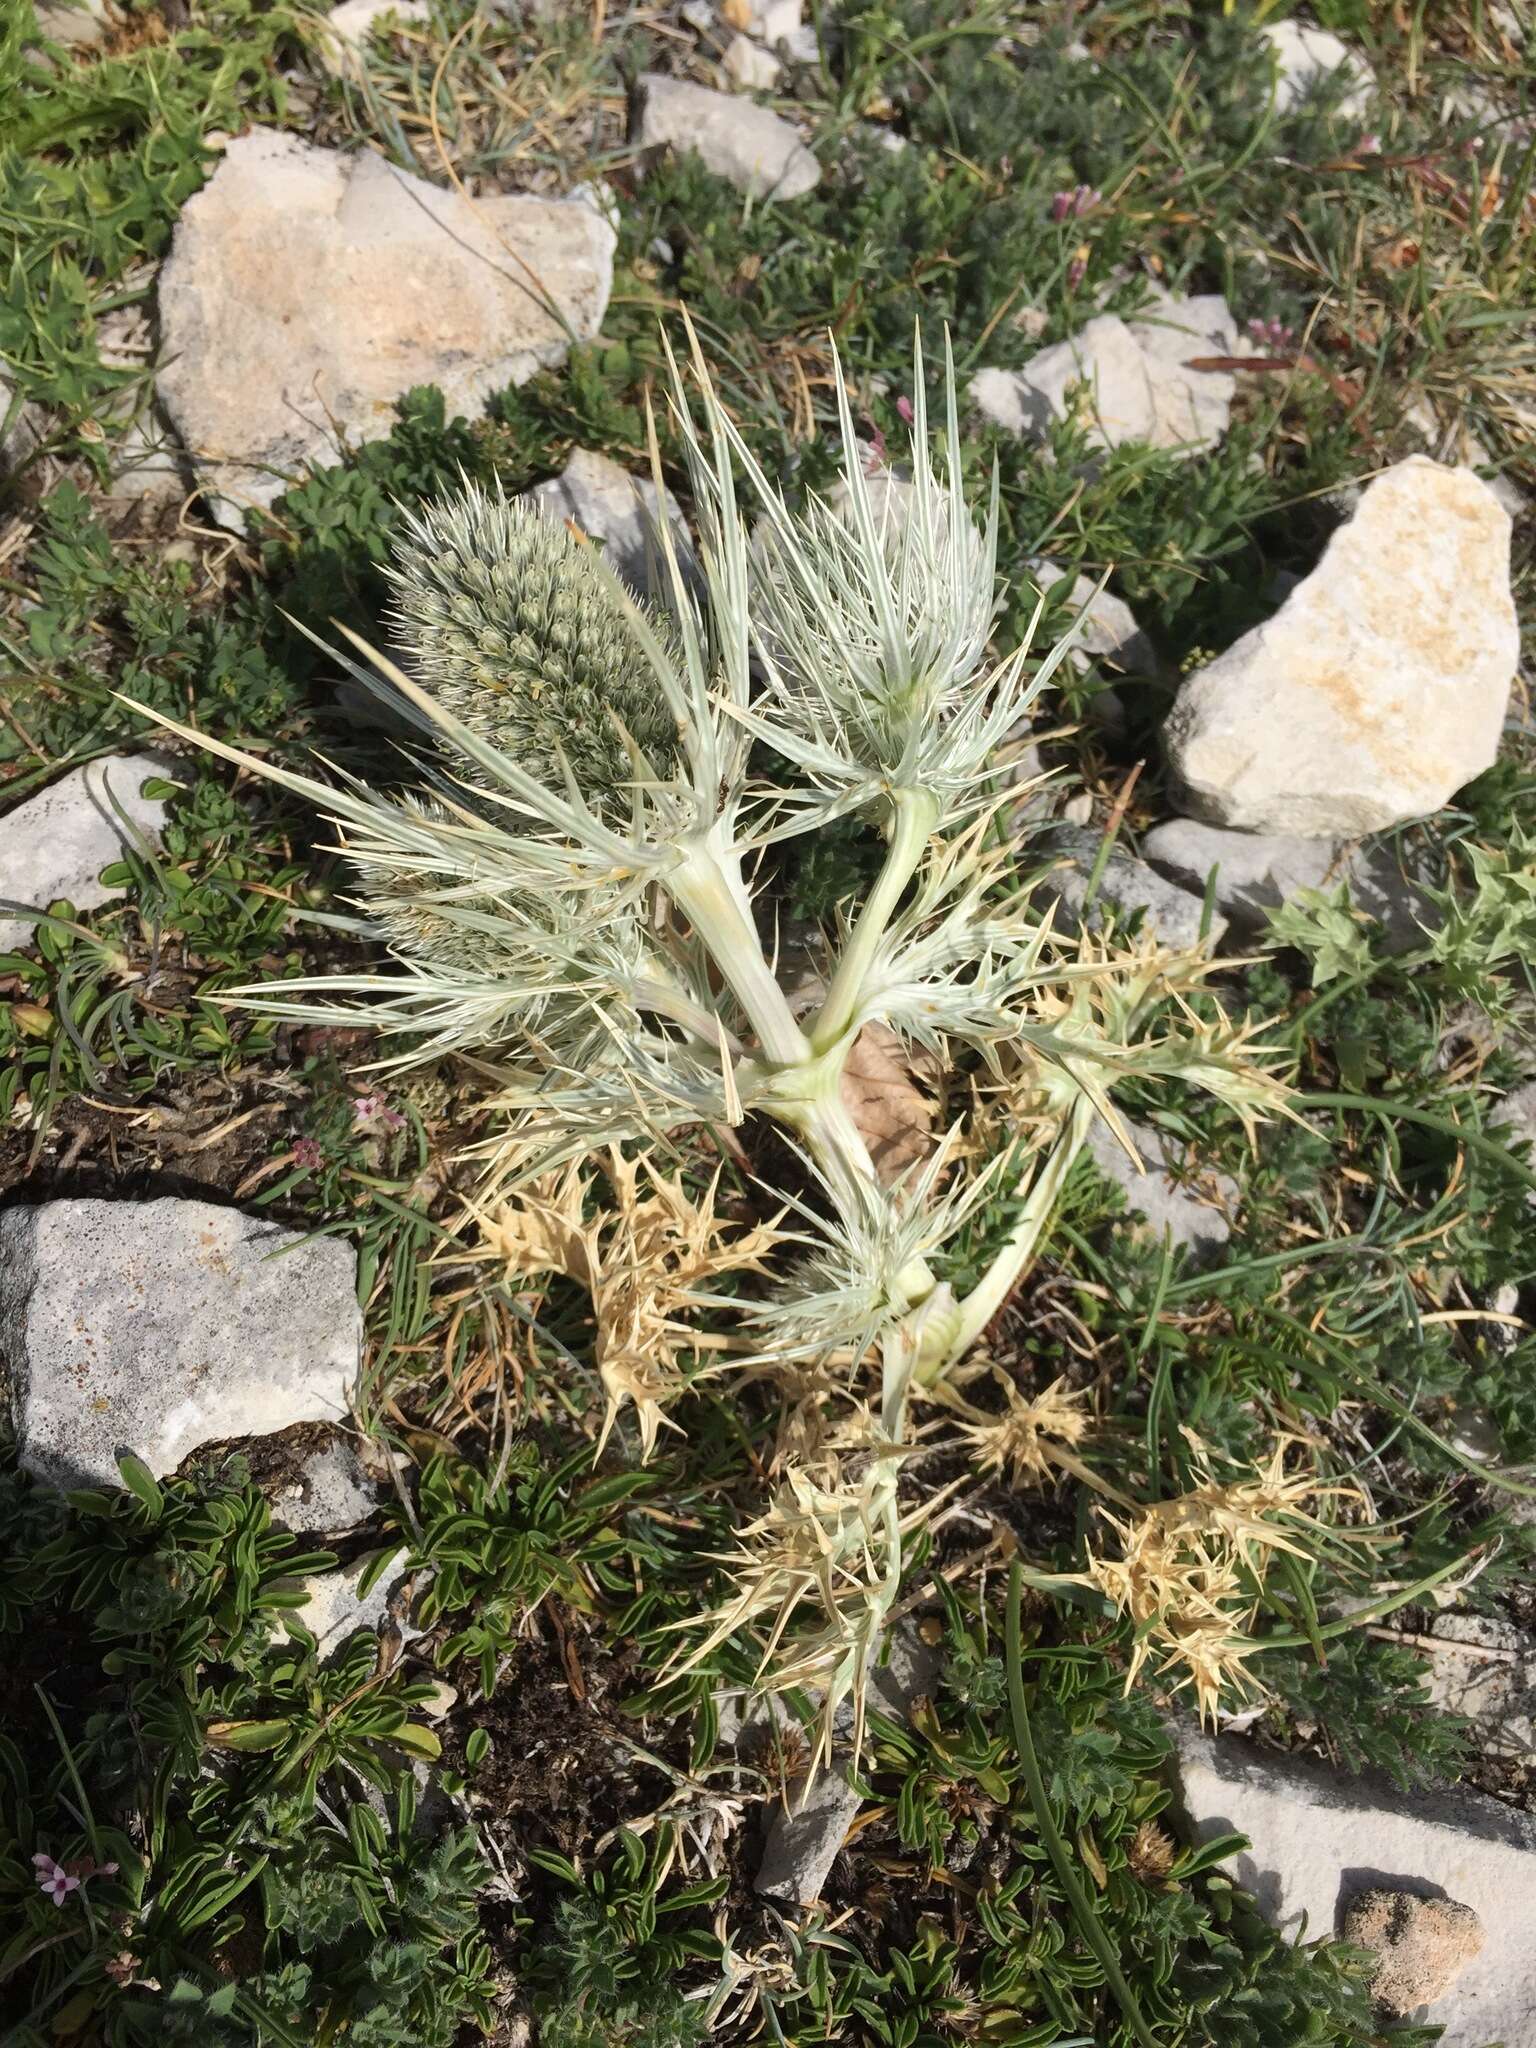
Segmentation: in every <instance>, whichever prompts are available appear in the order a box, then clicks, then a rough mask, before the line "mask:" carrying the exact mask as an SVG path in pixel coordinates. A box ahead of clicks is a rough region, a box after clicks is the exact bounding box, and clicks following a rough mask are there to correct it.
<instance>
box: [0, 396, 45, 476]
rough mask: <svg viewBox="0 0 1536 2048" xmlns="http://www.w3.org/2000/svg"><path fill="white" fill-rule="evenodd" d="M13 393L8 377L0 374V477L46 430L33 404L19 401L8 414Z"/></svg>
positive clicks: (22, 459)
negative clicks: (13, 411)
mask: <svg viewBox="0 0 1536 2048" xmlns="http://www.w3.org/2000/svg"><path fill="white" fill-rule="evenodd" d="M15 395H16V394H15V387H14V386H13V385H12V383H11V381H10V379H9V378H8V377H5V376H0V478H4V477H7V476H9V475H10V473H11V471H12V470H13V469H19V468H20V467H21V465H22V463H24V462H25V461H26V459H27V457H28V456H29V455H30V454H31V453H32V451H33V449H34V448H36V447H37V445H38V443H39V442H40V441H41V440H42V438H43V435H44V433H45V432H46V428H45V426H44V423H43V415H42V414H41V413H40V411H39V410H38V408H37V407H36V406H35V405H28V404H26V403H23V404H21V405H18V406H17V407H16V410H15V413H14V415H13V414H12V412H11V405H12V401H13V400H14V398H15ZM7 420H9V422H10V424H9V425H7V424H6V422H7Z"/></svg>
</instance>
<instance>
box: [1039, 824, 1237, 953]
mask: <svg viewBox="0 0 1536 2048" xmlns="http://www.w3.org/2000/svg"><path fill="white" fill-rule="evenodd" d="M1102 843H1103V835H1102V834H1101V833H1098V832H1095V831H1093V830H1092V828H1091V827H1088V826H1078V825H1059V826H1056V827H1054V828H1053V829H1052V831H1051V832H1050V834H1049V835H1048V836H1047V837H1046V838H1045V840H1044V841H1043V842H1042V851H1044V852H1047V853H1051V854H1054V855H1055V856H1056V864H1055V865H1054V866H1053V867H1052V868H1051V869H1050V870H1049V871H1048V872H1047V873H1046V874H1044V875H1043V876H1042V877H1041V879H1040V882H1039V884H1038V887H1039V888H1040V889H1041V891H1042V892H1043V893H1044V894H1045V895H1047V896H1049V897H1051V898H1052V899H1053V900H1054V901H1055V902H1056V904H1057V905H1058V906H1059V909H1058V914H1057V922H1058V923H1059V924H1060V925H1061V926H1062V927H1063V929H1070V930H1075V929H1076V928H1077V927H1078V925H1079V924H1080V923H1081V921H1082V917H1083V907H1084V904H1085V903H1086V902H1087V898H1088V881H1089V877H1090V876H1091V875H1092V873H1093V868H1094V863H1095V862H1096V861H1097V859H1098V857H1099V848H1100V846H1101V845H1102ZM1204 909H1205V906H1204V904H1203V902H1202V901H1201V899H1200V898H1199V897H1198V896H1195V895H1192V894H1191V893H1190V891H1189V890H1187V889H1180V888H1178V887H1176V886H1175V884H1174V883H1172V882H1168V881H1165V880H1164V879H1163V877H1162V876H1161V875H1160V874H1159V873H1158V872H1157V870H1156V869H1155V868H1151V867H1148V865H1147V863H1146V862H1145V861H1141V860H1137V859H1136V858H1135V857H1134V855H1132V854H1129V853H1126V852H1124V851H1123V850H1122V849H1121V848H1120V847H1119V846H1115V847H1112V848H1111V849H1110V855H1109V858H1108V860H1107V861H1106V862H1105V863H1104V870H1103V873H1102V874H1101V875H1100V876H1099V886H1098V889H1097V891H1096V893H1095V895H1094V899H1093V905H1092V908H1091V909H1090V910H1089V912H1088V923H1089V926H1090V928H1091V929H1093V930H1097V929H1098V927H1099V926H1100V925H1101V924H1102V923H1104V922H1105V913H1106V912H1113V913H1115V915H1116V920H1117V922H1119V923H1121V924H1125V923H1127V922H1128V921H1129V919H1130V916H1131V913H1132V912H1134V911H1140V912H1141V921H1142V928H1143V930H1147V931H1152V932H1155V933H1156V934H1157V936H1158V938H1159V939H1161V941H1162V942H1163V944H1164V945H1165V946H1172V947H1174V948H1175V949H1180V948H1183V947H1188V946H1197V945H1199V944H1200V924H1201V919H1202V916H1203V914H1204ZM1226 929H1227V921H1226V919H1225V918H1224V917H1222V916H1220V915H1214V916H1213V917H1212V919H1211V929H1210V938H1211V942H1212V943H1213V944H1217V943H1219V942H1220V940H1221V938H1222V937H1223V935H1224V933H1225V932H1226Z"/></svg>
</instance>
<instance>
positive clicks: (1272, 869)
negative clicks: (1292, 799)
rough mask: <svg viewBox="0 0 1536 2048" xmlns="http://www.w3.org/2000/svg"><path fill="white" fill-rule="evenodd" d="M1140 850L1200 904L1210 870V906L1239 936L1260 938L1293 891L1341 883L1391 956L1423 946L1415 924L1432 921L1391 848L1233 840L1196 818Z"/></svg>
mask: <svg viewBox="0 0 1536 2048" xmlns="http://www.w3.org/2000/svg"><path fill="white" fill-rule="evenodd" d="M1141 850H1142V853H1143V854H1144V855H1145V857H1146V858H1147V859H1148V860H1149V861H1150V862H1151V863H1152V865H1153V867H1155V868H1156V869H1157V870H1158V871H1159V872H1160V873H1161V874H1165V875H1167V876H1168V877H1169V878H1170V880H1172V881H1175V882H1177V883H1178V884H1179V886H1180V888H1183V889H1191V890H1194V891H1195V892H1197V893H1198V894H1199V895H1201V896H1203V895H1204V894H1205V885H1206V882H1207V880H1208V879H1209V877H1210V874H1211V871H1212V869H1215V871H1216V889H1215V902H1216V906H1217V908H1218V909H1219V910H1220V911H1221V912H1222V913H1223V915H1224V916H1226V917H1228V918H1230V920H1231V922H1232V924H1233V926H1234V927H1236V928H1237V929H1238V930H1240V931H1241V932H1242V933H1243V934H1244V935H1251V934H1252V933H1254V932H1257V931H1261V930H1262V929H1263V927H1264V926H1265V925H1266V924H1267V923H1268V921H1269V914H1270V912H1271V911H1272V910H1278V909H1279V908H1280V907H1281V905H1282V904H1284V903H1288V902H1290V901H1291V899H1292V898H1293V897H1294V896H1295V894H1296V892H1297V890H1298V889H1321V890H1324V891H1331V890H1334V889H1337V888H1338V887H1339V885H1340V884H1341V883H1347V884H1348V887H1349V895H1350V901H1351V903H1352V904H1353V905H1354V907H1355V908H1356V909H1357V910H1363V911H1365V913H1366V914H1367V916H1369V917H1374V918H1376V919H1377V920H1378V921H1379V922H1380V924H1381V925H1382V928H1383V931H1384V934H1385V937H1386V940H1387V943H1388V945H1389V947H1390V948H1391V949H1392V950H1393V951H1394V952H1405V951H1406V950H1407V949H1408V948H1409V947H1410V946H1418V945H1422V944H1423V943H1424V938H1425V927H1424V922H1421V920H1424V921H1427V922H1429V923H1431V924H1432V923H1433V921H1434V915H1435V913H1434V906H1433V905H1432V904H1431V903H1430V901H1429V899H1428V898H1427V897H1426V896H1424V895H1423V894H1422V893H1421V892H1420V891H1419V890H1417V889H1416V888H1415V887H1414V885H1413V883H1412V881H1411V880H1410V879H1409V878H1408V877H1407V876H1405V875H1404V874H1403V872H1402V869H1401V867H1400V866H1399V864H1398V861H1397V859H1396V858H1395V856H1394V855H1393V853H1392V850H1391V848H1390V847H1385V846H1380V847H1364V846H1351V845H1349V844H1347V843H1341V842H1340V841H1337V840H1333V839H1299V838H1295V837H1293V836H1288V835H1286V834H1282V833H1266V832H1233V831H1229V830H1227V829H1226V828H1224V827H1223V826H1220V825H1203V824H1201V823H1200V821H1199V820H1198V819H1197V818H1170V819H1169V820H1168V821H1167V823H1166V824H1162V825H1154V826H1153V828H1152V830H1151V831H1150V832H1148V833H1146V834H1145V835H1144V836H1143V838H1142V842H1141Z"/></svg>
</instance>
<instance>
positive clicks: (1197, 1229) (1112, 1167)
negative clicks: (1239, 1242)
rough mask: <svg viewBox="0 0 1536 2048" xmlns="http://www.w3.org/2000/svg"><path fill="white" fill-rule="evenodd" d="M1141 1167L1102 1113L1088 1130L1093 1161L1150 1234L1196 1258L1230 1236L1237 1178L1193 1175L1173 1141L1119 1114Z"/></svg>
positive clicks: (1217, 1249) (1185, 1157)
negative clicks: (1166, 1238) (1168, 1240)
mask: <svg viewBox="0 0 1536 2048" xmlns="http://www.w3.org/2000/svg"><path fill="white" fill-rule="evenodd" d="M1122 1121H1123V1122H1124V1124H1125V1126H1126V1129H1127V1130H1128V1131H1129V1132H1130V1135H1131V1140H1132V1143H1133V1144H1134V1145H1135V1147H1136V1150H1137V1152H1138V1153H1139V1154H1140V1156H1141V1165H1140V1167H1138V1166H1137V1164H1136V1161H1135V1160H1134V1159H1132V1158H1130V1157H1129V1155H1128V1154H1127V1152H1126V1149H1125V1147H1124V1146H1123V1145H1122V1144H1121V1143H1120V1140H1119V1139H1118V1138H1117V1137H1116V1136H1115V1134H1114V1132H1113V1131H1112V1130H1111V1129H1110V1128H1109V1126H1108V1124H1106V1123H1105V1122H1104V1120H1103V1118H1102V1117H1099V1118H1096V1119H1095V1121H1094V1123H1093V1125H1092V1127H1091V1129H1090V1130H1089V1133H1088V1153H1089V1156H1090V1157H1091V1158H1092V1160H1093V1163H1094V1165H1095V1166H1096V1167H1097V1168H1098V1169H1099V1172H1100V1173H1101V1174H1103V1176H1104V1178H1105V1179H1106V1180H1107V1181H1109V1182H1111V1183H1112V1184H1113V1185H1114V1186H1115V1187H1117V1188H1119V1190H1120V1192H1121V1193H1122V1194H1123V1195H1124V1196H1125V1200H1126V1206H1127V1207H1128V1208H1129V1209H1131V1210H1132V1211H1133V1212H1134V1213H1135V1214H1136V1215H1138V1216H1140V1217H1142V1218H1143V1219H1144V1220H1145V1222H1146V1224H1147V1226H1148V1227H1149V1229H1150V1230H1151V1232H1152V1235H1153V1236H1154V1237H1157V1238H1159V1239H1161V1238H1162V1237H1164V1236H1165V1235H1166V1236H1167V1237H1169V1238H1170V1239H1171V1240H1172V1242H1173V1244H1174V1246H1175V1248H1176V1249H1178V1250H1181V1251H1187V1252H1192V1253H1193V1254H1194V1255H1195V1256H1196V1257H1197V1258H1204V1257H1208V1256H1209V1255H1210V1254H1211V1253H1212V1252H1216V1251H1219V1250H1220V1249H1221V1247H1222V1246H1223V1245H1224V1244H1225V1243H1226V1242H1227V1240H1228V1239H1229V1238H1230V1237H1231V1235H1232V1224H1231V1221H1230V1218H1231V1217H1232V1216H1233V1215H1234V1214H1235V1213H1236V1210H1237V1205H1238V1200H1239V1194H1238V1186H1237V1182H1236V1181H1235V1180H1233V1179H1231V1178H1230V1177H1229V1176H1228V1175H1227V1174H1224V1173H1206V1174H1203V1175H1194V1174H1191V1173H1190V1172H1189V1170H1188V1154H1187V1152H1186V1151H1185V1149H1184V1147H1183V1146H1182V1145H1180V1144H1178V1143H1177V1142H1176V1141H1175V1140H1174V1139H1172V1138H1169V1137H1166V1136H1165V1135H1164V1134H1163V1133H1162V1132H1161V1131H1158V1130H1153V1129H1152V1128H1151V1126H1150V1125H1147V1124H1139V1123H1135V1122H1133V1121H1132V1120H1131V1118H1129V1117H1123V1118H1122Z"/></svg>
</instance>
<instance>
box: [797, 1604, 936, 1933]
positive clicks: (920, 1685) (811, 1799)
mask: <svg viewBox="0 0 1536 2048" xmlns="http://www.w3.org/2000/svg"><path fill="white" fill-rule="evenodd" d="M937 1675H938V1658H937V1657H936V1655H935V1654H934V1652H933V1651H931V1650H930V1649H929V1648H928V1647H927V1645H926V1644H925V1643H924V1642H923V1641H922V1640H921V1638H920V1637H919V1636H918V1635H917V1634H916V1632H915V1631H914V1630H912V1629H910V1628H902V1629H898V1630H897V1631H896V1633H895V1636H894V1638H893V1639H892V1642H891V1653H890V1660H889V1662H888V1663H887V1664H886V1665H885V1666H884V1668H883V1669H881V1670H878V1671H875V1672H873V1673H872V1674H871V1676H870V1682H869V1704H870V1706H871V1708H872V1709H874V1710H876V1711H878V1712H880V1713H882V1714H885V1715H887V1716H888V1717H889V1718H890V1719H891V1720H893V1721H904V1720H905V1719H906V1718H907V1715H908V1714H909V1713H910V1712H911V1710H912V1706H913V1704H914V1702H915V1701H916V1700H918V1699H919V1698H920V1697H921V1696H922V1695H923V1694H924V1693H926V1692H928V1691H929V1690H930V1689H931V1688H932V1686H933V1684H934V1682H935V1680H936V1678H937ZM861 1803H862V1802H861V1801H860V1798H859V1795H858V1793H857V1792H855V1791H854V1789H853V1787H852V1786H851V1785H850V1784H849V1782H848V1780H847V1778H846V1777H844V1776H843V1774H842V1772H841V1771H837V1770H829V1771H823V1772H822V1773H821V1775H820V1777H818V1778H817V1780H816V1782H815V1783H814V1784H813V1785H812V1786H811V1787H810V1790H809V1792H803V1791H802V1792H799V1793H797V1792H796V1791H795V1790H793V1789H791V1791H790V1793H789V1795H788V1803H787V1804H786V1805H781V1806H778V1807H776V1808H775V1809H774V1814H773V1818H772V1820H771V1821H770V1822H769V1825H768V1834H767V1839H766V1841H765V1842H764V1845H763V1856H762V1862H761V1863H760V1865H759V1866H758V1873H757V1889H758V1891H760V1892H763V1893H765V1894H766V1895H767V1896H768V1897H769V1898H774V1899H784V1900H787V1901H788V1902H789V1903H791V1904H793V1905H796V1906H813V1905H814V1904H815V1903H816V1901H817V1900H818V1899H819V1898H820V1897H821V1892H822V1887H823V1886H824V1885H825V1883H826V1881H827V1879H828V1877H829V1876H830V1875H831V1872H832V1866H833V1864H834V1863H835V1862H836V1861H837V1857H838V1852H839V1850H840V1849H841V1848H842V1846H843V1844H844V1842H845V1841H847V1839H848V1830H849V1829H850V1828H851V1827H852V1826H853V1823H854V1821H855V1820H856V1819H857V1817H858V1812H859V1807H860V1805H861Z"/></svg>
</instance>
